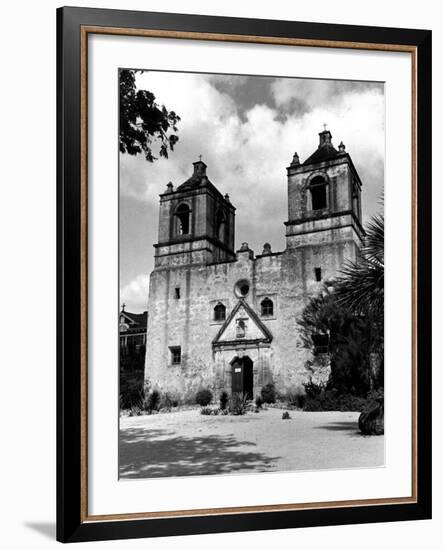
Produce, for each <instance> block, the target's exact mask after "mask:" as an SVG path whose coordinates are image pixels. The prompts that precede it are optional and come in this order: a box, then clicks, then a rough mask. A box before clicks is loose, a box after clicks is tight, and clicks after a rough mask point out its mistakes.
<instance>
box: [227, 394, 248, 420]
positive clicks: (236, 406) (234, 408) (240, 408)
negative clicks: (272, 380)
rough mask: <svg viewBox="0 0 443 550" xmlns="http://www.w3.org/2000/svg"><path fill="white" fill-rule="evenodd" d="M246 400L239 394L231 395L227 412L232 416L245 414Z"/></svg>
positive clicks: (244, 396) (245, 397)
mask: <svg viewBox="0 0 443 550" xmlns="http://www.w3.org/2000/svg"><path fill="white" fill-rule="evenodd" d="M247 406H248V398H247V396H246V395H242V394H240V393H233V394H232V396H231V399H230V401H229V412H230V413H231V414H233V415H234V416H240V415H243V414H246V410H247Z"/></svg>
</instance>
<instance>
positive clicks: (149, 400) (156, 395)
mask: <svg viewBox="0 0 443 550" xmlns="http://www.w3.org/2000/svg"><path fill="white" fill-rule="evenodd" d="M160 399H161V395H160V392H159V391H158V390H152V391H151V392H150V393H149V394H148V396H147V397H145V399H144V401H143V409H144V410H145V411H147V412H149V413H152V412H153V411H158V410H159V408H160Z"/></svg>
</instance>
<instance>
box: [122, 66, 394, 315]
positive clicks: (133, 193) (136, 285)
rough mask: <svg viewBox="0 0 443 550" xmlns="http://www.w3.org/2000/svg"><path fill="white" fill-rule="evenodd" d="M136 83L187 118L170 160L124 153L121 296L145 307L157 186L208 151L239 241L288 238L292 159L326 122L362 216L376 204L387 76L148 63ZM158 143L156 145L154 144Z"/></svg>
mask: <svg viewBox="0 0 443 550" xmlns="http://www.w3.org/2000/svg"><path fill="white" fill-rule="evenodd" d="M137 86H138V88H140V89H147V90H150V91H152V92H153V93H154V94H155V96H156V100H157V102H158V103H159V104H164V105H165V106H166V107H167V109H169V110H174V111H175V112H176V113H178V114H179V115H180V117H181V122H180V123H179V132H178V135H179V142H178V144H177V145H176V147H175V149H174V152H172V153H171V154H170V157H169V159H159V160H157V161H155V162H154V163H153V164H151V163H148V162H146V160H145V159H144V157H143V156H141V155H139V156H137V157H132V156H129V155H126V154H121V155H120V288H121V291H120V301H121V302H125V304H126V306H127V307H126V309H127V310H128V311H143V310H144V309H146V303H147V289H148V282H149V273H150V272H151V271H152V268H153V256H154V248H153V244H154V243H155V242H157V225H158V204H159V197H158V195H159V194H160V193H162V192H164V191H165V189H166V184H167V183H168V182H169V181H172V182H173V183H174V186H177V185H180V184H181V183H183V182H184V181H185V180H186V179H187V178H188V177H189V176H190V175H191V173H192V163H193V162H194V161H196V160H198V156H199V155H202V159H203V160H204V162H205V163H206V164H207V165H208V168H207V175H208V177H209V179H210V180H211V181H212V183H213V184H214V185H215V186H216V187H217V188H218V189H219V190H220V191H221V192H222V193H223V194H224V193H229V195H230V197H231V202H232V203H233V204H234V206H235V207H236V208H237V211H236V248H238V247H239V245H240V244H241V243H242V242H245V241H246V242H248V243H249V246H250V248H252V249H253V250H254V252H255V253H256V254H260V253H261V251H262V248H263V243H265V242H270V243H271V245H272V250H273V251H278V250H283V249H284V247H285V238H284V234H285V227H284V225H283V222H284V221H286V220H287V180H286V167H287V166H288V165H289V164H290V161H291V159H292V156H293V154H294V152H295V151H297V152H298V154H299V156H300V161H301V162H303V161H304V160H305V159H306V158H307V157H308V156H309V155H310V154H311V153H313V152H314V150H315V149H316V148H317V146H318V133H319V132H320V131H321V130H322V129H323V124H324V123H326V124H327V127H328V129H329V130H330V131H331V133H332V141H333V144H334V145H335V146H336V147H337V146H338V144H339V143H340V141H343V142H344V143H345V145H346V150H347V152H348V153H350V155H351V157H352V159H353V161H354V164H355V166H356V168H357V171H358V172H359V174H360V177H361V179H362V182H363V199H362V207H363V217H364V220H363V221H365V220H367V219H368V218H369V217H370V216H371V215H372V214H373V213H374V212H376V211H377V210H378V208H379V206H378V198H379V196H380V193H381V192H382V190H383V180H384V147H385V142H384V88H383V84H380V83H371V82H351V81H332V80H312V79H302V78H280V77H278V78H272V77H260V76H241V75H208V74H190V73H171V72H157V71H147V72H144V73H142V74H139V73H138V74H137ZM154 150H155V147H154Z"/></svg>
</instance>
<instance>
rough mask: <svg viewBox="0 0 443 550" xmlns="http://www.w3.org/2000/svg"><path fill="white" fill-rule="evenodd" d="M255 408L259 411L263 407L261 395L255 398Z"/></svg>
mask: <svg viewBox="0 0 443 550" xmlns="http://www.w3.org/2000/svg"><path fill="white" fill-rule="evenodd" d="M255 406H256V407H257V409H261V408H262V407H263V398H262V396H261V395H257V397H256V398H255Z"/></svg>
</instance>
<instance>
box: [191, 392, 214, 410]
mask: <svg viewBox="0 0 443 550" xmlns="http://www.w3.org/2000/svg"><path fill="white" fill-rule="evenodd" d="M212 397H213V396H212V391H211V390H210V389H209V388H202V389H201V390H199V391H198V392H197V393H196V395H195V402H196V403H197V405H200V406H202V407H206V406H207V405H209V403H210V402H211V401H212Z"/></svg>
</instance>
